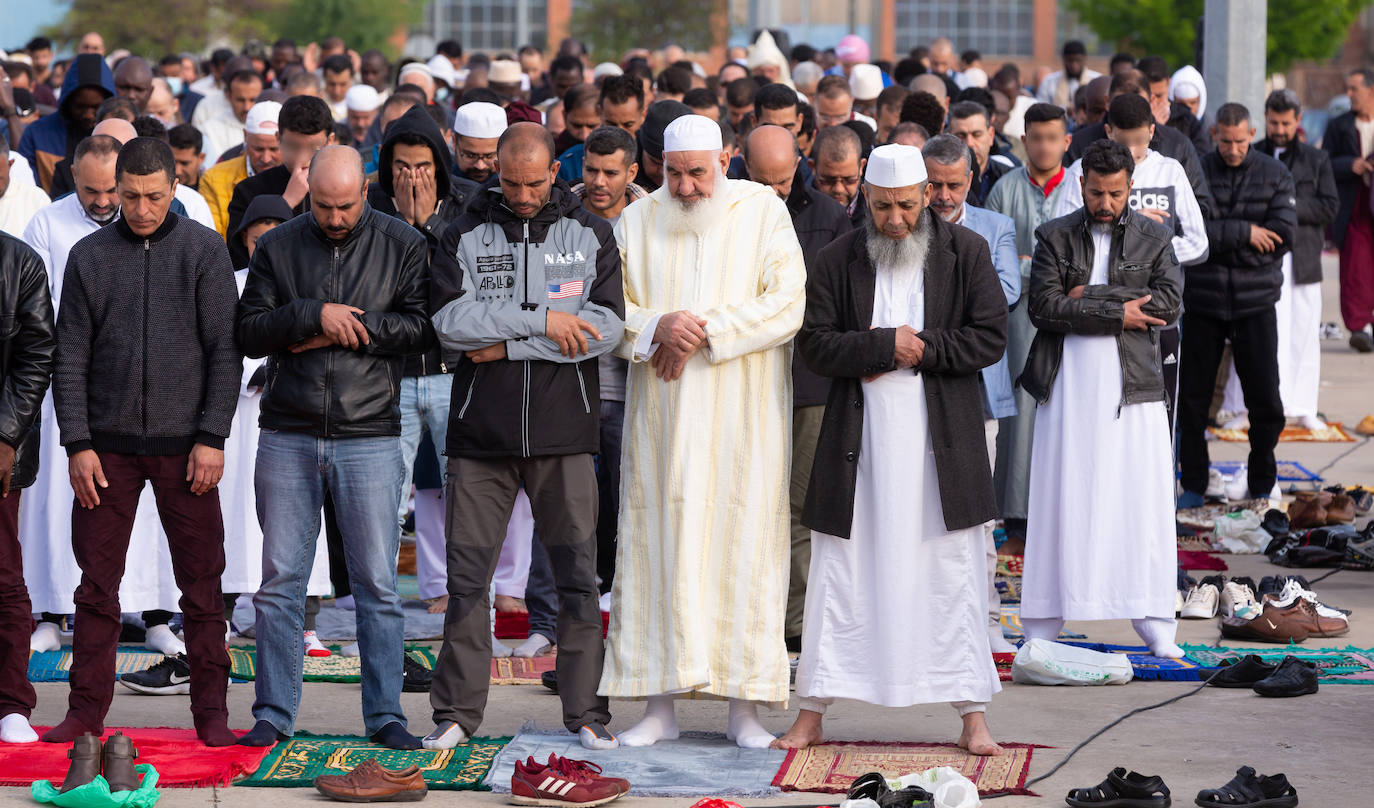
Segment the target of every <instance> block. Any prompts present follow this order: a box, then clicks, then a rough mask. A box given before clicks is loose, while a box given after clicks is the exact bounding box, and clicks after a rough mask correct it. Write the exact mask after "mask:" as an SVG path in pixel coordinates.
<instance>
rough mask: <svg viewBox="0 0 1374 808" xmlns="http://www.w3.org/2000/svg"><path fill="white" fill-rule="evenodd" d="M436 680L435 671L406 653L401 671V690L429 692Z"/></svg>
mask: <svg viewBox="0 0 1374 808" xmlns="http://www.w3.org/2000/svg"><path fill="white" fill-rule="evenodd" d="M433 682H434V671H432V670H430V669H429V668H426V667H425V666H424V665H421V664H420V663H419V662H416V661H415V660H414V659H412V658H411V656H410V654H406V655H405V663H404V667H403V668H402V673H401V690H402V692H405V693H428V692H429V688H430V685H431V684H433Z"/></svg>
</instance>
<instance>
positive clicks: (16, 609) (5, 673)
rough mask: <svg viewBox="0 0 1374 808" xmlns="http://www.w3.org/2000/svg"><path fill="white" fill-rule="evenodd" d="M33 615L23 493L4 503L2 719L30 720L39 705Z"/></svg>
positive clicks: (0, 522) (0, 550)
mask: <svg viewBox="0 0 1374 808" xmlns="http://www.w3.org/2000/svg"><path fill="white" fill-rule="evenodd" d="M32 633H33V614H32V611H31V609H30V606H29V589H28V587H26V586H24V559H23V557H22V556H21V554H20V551H19V491H18V490H11V491H10V495H9V496H8V497H5V498H4V499H0V717H3V716H7V715H9V714H11V713H19V714H20V715H22V716H24V717H25V718H28V717H29V715H30V713H32V712H33V707H34V705H35V704H37V703H38V702H37V700H36V697H35V696H34V693H33V685H31V684H29V635H30V634H32Z"/></svg>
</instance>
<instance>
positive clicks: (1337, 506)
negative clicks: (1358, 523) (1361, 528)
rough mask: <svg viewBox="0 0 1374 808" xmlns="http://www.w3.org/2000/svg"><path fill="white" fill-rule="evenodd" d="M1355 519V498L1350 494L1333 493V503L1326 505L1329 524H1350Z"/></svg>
mask: <svg viewBox="0 0 1374 808" xmlns="http://www.w3.org/2000/svg"><path fill="white" fill-rule="evenodd" d="M1354 521H1355V500H1353V499H1351V498H1350V495H1349V494H1332V495H1331V504H1330V505H1327V506H1326V523H1327V524H1328V525H1349V524H1353V523H1354Z"/></svg>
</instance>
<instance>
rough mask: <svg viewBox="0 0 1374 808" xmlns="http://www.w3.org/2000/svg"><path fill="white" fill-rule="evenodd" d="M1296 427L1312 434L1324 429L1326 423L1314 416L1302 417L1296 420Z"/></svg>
mask: <svg viewBox="0 0 1374 808" xmlns="http://www.w3.org/2000/svg"><path fill="white" fill-rule="evenodd" d="M1298 426H1300V427H1302V428H1303V429H1307V430H1311V431H1312V432H1321V431H1322V430H1323V429H1326V422H1325V421H1323V420H1322V419H1320V418H1318V417H1317V416H1315V415H1304V416H1303V417H1301V418H1299V419H1298Z"/></svg>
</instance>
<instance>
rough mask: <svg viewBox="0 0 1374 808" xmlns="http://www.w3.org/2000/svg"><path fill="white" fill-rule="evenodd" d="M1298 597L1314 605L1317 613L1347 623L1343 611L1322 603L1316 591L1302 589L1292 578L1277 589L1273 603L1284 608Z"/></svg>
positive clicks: (1348, 620)
mask: <svg viewBox="0 0 1374 808" xmlns="http://www.w3.org/2000/svg"><path fill="white" fill-rule="evenodd" d="M1271 597H1273V596H1271ZM1299 598H1301V599H1302V600H1305V601H1307V602H1309V603H1311V604H1312V605H1313V606H1315V607H1316V608H1317V614H1318V615H1320V616H1322V617H1326V618H1330V619H1332V620H1345V621H1346V622H1347V623H1348V622H1350V619H1349V617H1348V616H1347V615H1346V613H1345V612H1343V611H1341V610H1340V609H1333V608H1332V607H1330V606H1327V605H1326V604H1325V603H1322V602H1321V601H1320V600H1318V599H1317V593H1316V592H1313V591H1312V590H1310V589H1304V588H1303V586H1302V584H1300V583H1298V582H1297V581H1295V580H1293V579H1292V578H1289V579H1288V581H1287V583H1285V584H1284V585H1283V589H1282V590H1280V591H1279V594H1278V598H1277V600H1276V601H1275V602H1274V605H1276V606H1278V607H1279V608H1286V607H1288V606H1292V605H1293V604H1294V603H1297V602H1298V599H1299Z"/></svg>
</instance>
